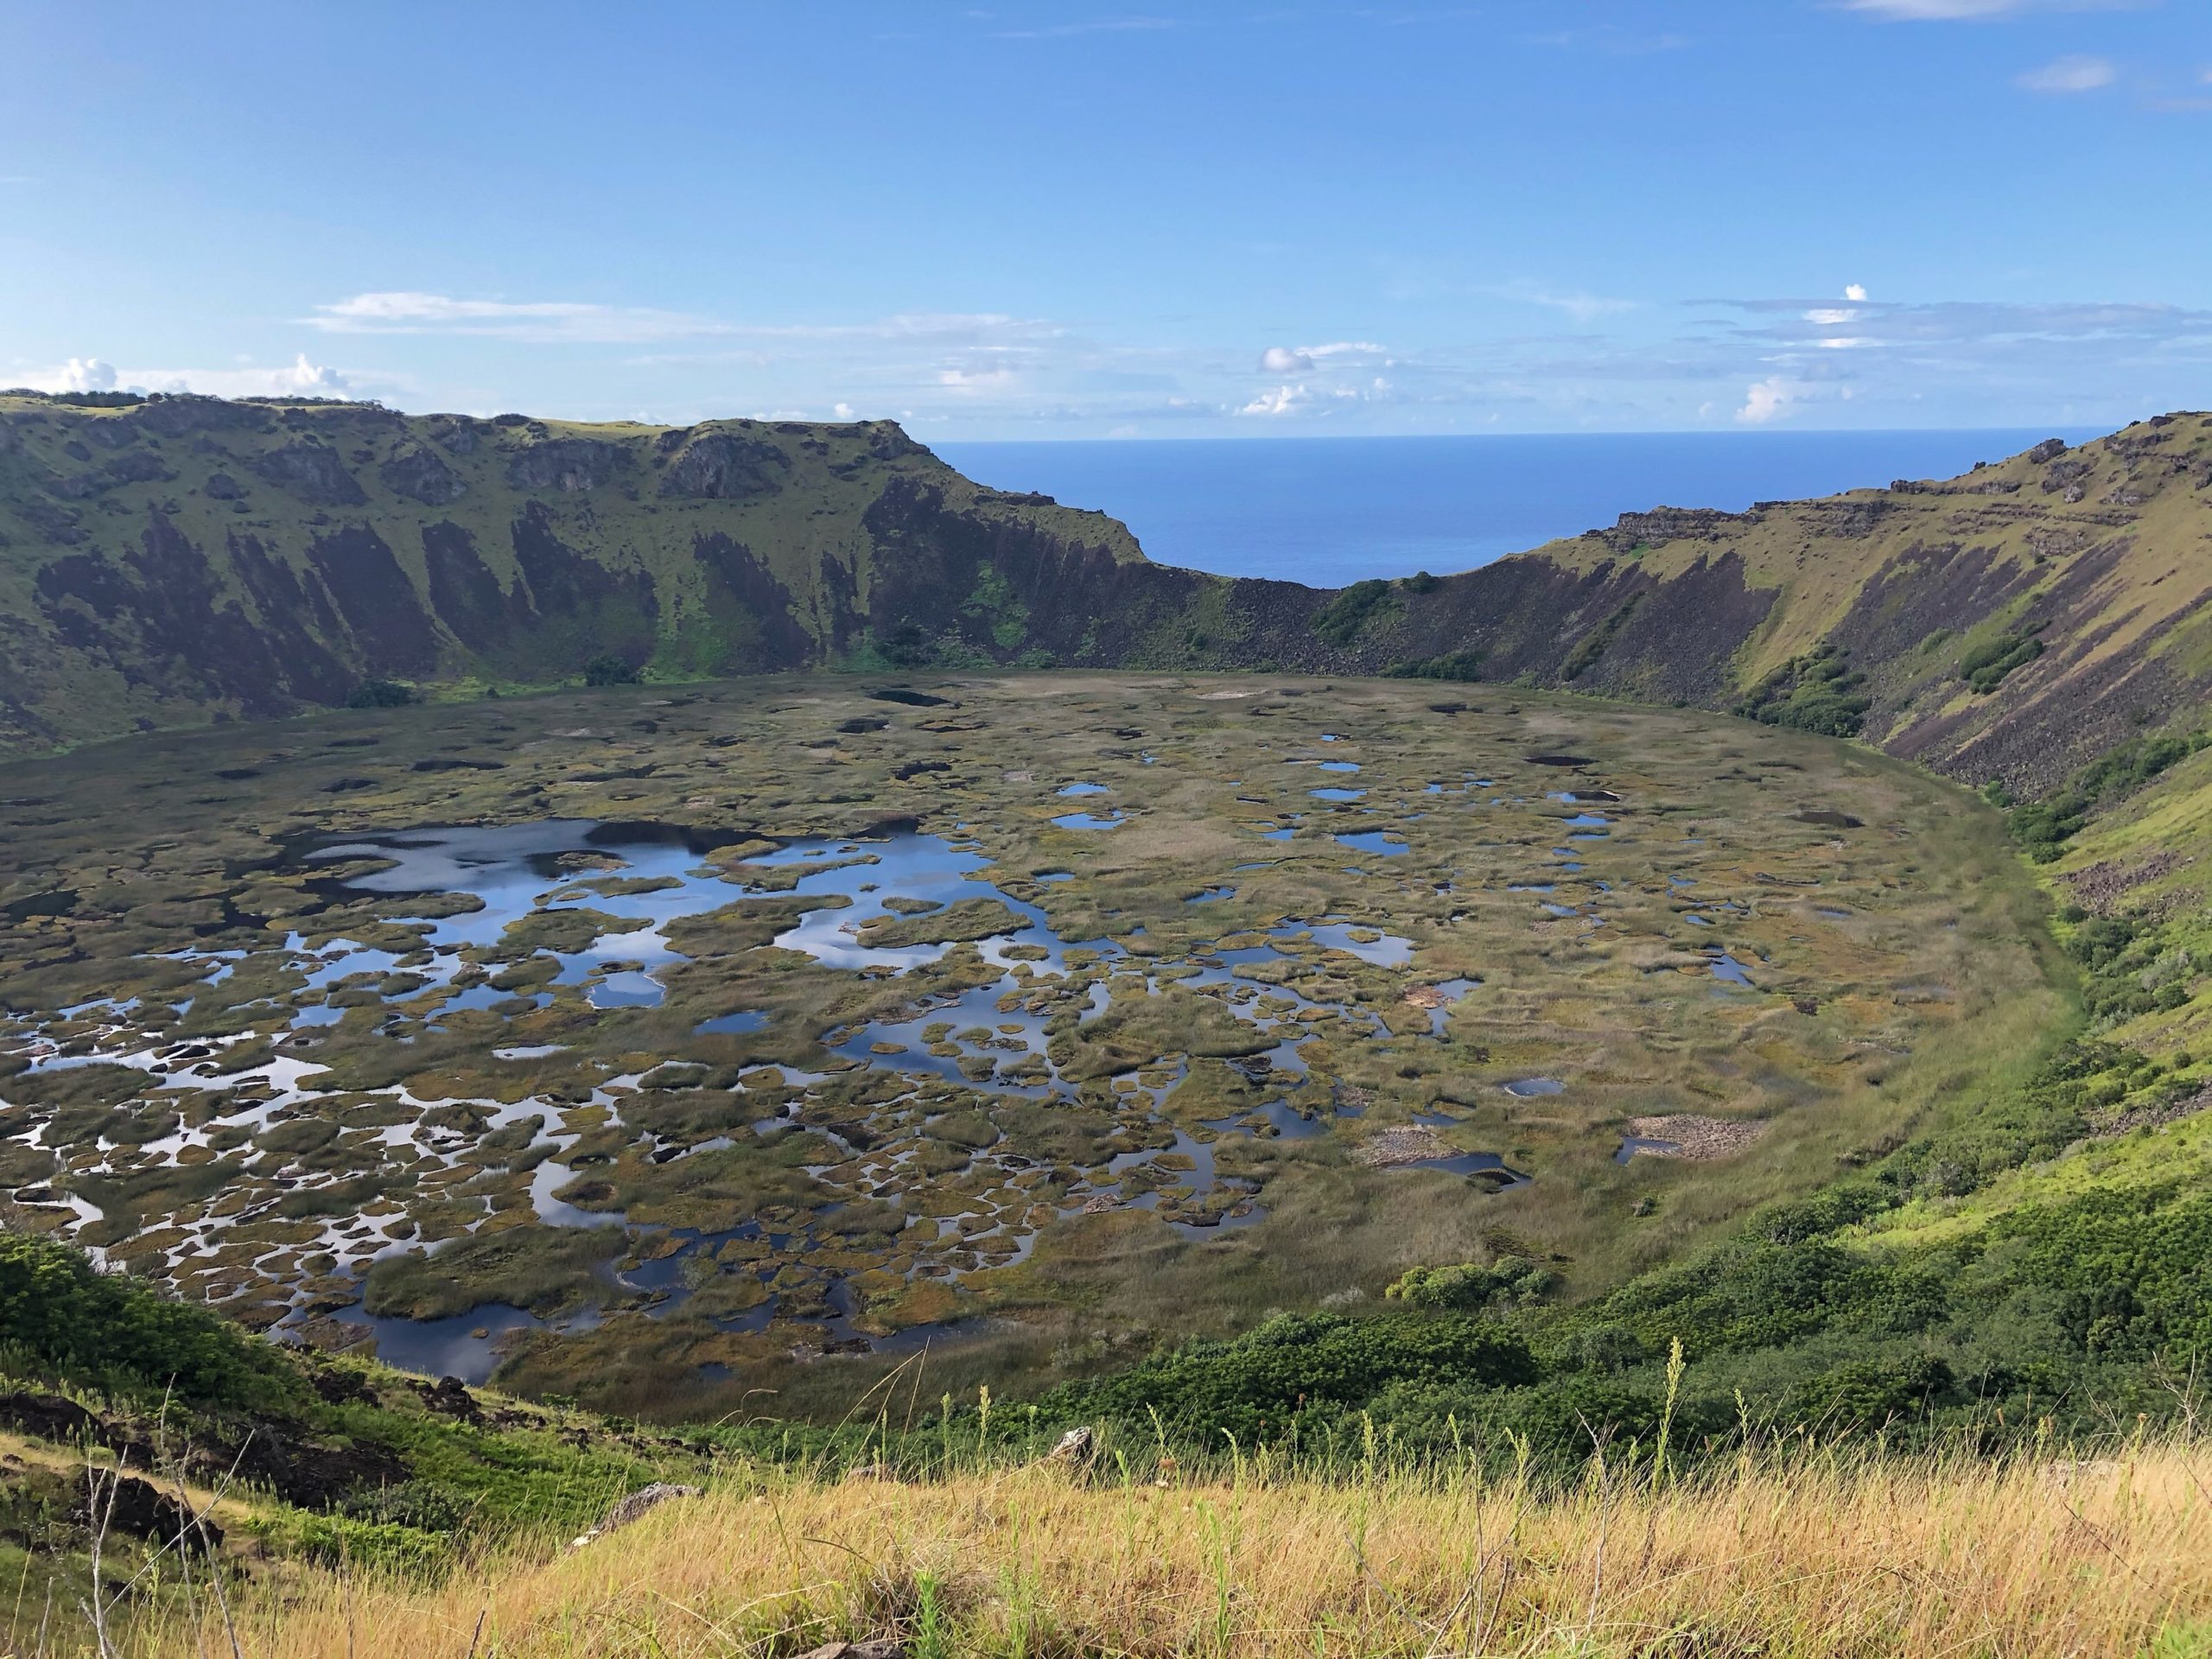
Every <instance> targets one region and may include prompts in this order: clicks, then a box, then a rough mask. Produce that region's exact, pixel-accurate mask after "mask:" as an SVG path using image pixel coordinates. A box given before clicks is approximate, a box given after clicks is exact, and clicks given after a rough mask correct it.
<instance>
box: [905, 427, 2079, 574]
mask: <svg viewBox="0 0 2212 1659" xmlns="http://www.w3.org/2000/svg"><path fill="white" fill-rule="evenodd" d="M2094 435H2095V434H2094V433H2092V432H2085V431H2074V430H2069V429H2064V428H2057V429H2051V428H2044V427H2037V428H2034V429H2023V430H2018V431H2012V430H2003V431H1948V432H1722V433H1653V434H1642V433H1639V434H1608V435H1581V434H1577V435H1566V436H1543V437H1521V436H1511V437H1505V436H1500V437H1421V438H1237V439H1190V440H1174V439H1166V440H1124V441H1098V442H1050V443H943V444H938V445H935V446H933V447H934V448H936V449H937V451H938V454H941V455H943V456H944V459H945V460H946V461H950V463H951V464H952V465H953V466H955V467H958V468H959V469H960V470H961V471H962V472H963V473H965V474H968V475H969V477H970V478H973V479H976V480H979V481H980V482H982V483H985V484H989V485H992V486H995V487H997V488H1000V489H1005V490H1037V491H1041V492H1043V493H1045V494H1046V495H1050V496H1053V497H1055V498H1057V499H1059V500H1060V501H1062V502H1065V504H1066V505H1070V506H1076V507H1097V508H1102V509H1103V510H1104V511H1105V512H1110V513H1112V514H1113V515H1114V516H1115V517H1116V518H1119V519H1121V520H1122V522H1123V523H1125V524H1128V526H1129V528H1130V529H1131V530H1132V531H1135V533H1136V537H1137V539H1138V541H1139V542H1140V543H1142V544H1143V547H1144V550H1145V551H1146V553H1147V554H1148V555H1150V556H1151V557H1153V558H1154V559H1155V560H1157V561H1159V562H1160V563H1163V564H1178V565H1185V566H1189V567H1191V568H1192V569H1199V570H1211V571H1214V572H1217V573H1218V574H1220V575H1236V576H1275V577H1281V578H1284V579H1286V580H1289V581H1294V582H1308V583H1311V584H1313V585H1315V586H1318V587H1341V586H1343V585H1344V584H1345V583H1347V582H1357V581H1358V580H1360V579H1361V578H1363V577H1366V576H1405V575H1412V574H1413V573H1414V572H1415V571H1417V570H1427V571H1431V572H1433V573H1434V574H1436V575H1445V574H1446V573H1448V572H1451V571H1454V570H1465V569H1472V568H1473V567H1474V566H1476V565H1478V564H1487V563H1489V562H1490V561H1491V560H1492V559H1496V558H1499V557H1502V556H1504V555H1505V554H1508V553H1517V552H1520V551H1522V550H1523V549H1526V548H1531V547H1535V546H1537V545H1539V544H1540V543H1544V542H1548V541H1551V540H1553V539H1554V538H1555V537H1561V536H1574V535H1579V534H1580V533H1581V532H1582V531H1586V530H1591V529H1594V528H1597V527H1599V526H1600V525H1605V524H1611V523H1612V522H1613V520H1614V519H1615V518H1618V517H1619V516H1620V515H1621V514H1622V513H1624V512H1641V511H1643V509H1645V508H1648V507H1654V506H1662V505H1664V506H1672V507H1720V508H1725V509H1726V510H1728V511H1730V512H1741V511H1742V510H1743V509H1744V508H1745V507H1748V506H1750V505H1751V504H1752V503H1753V502H1754V501H1779V500H1789V499H1795V498H1797V497H1800V496H1810V495H1832V494H1834V493H1836V492H1838V491H1840V490H1850V489H1859V488H1864V487H1867V486H1879V485H1884V484H1887V483H1888V482H1890V480H1892V479H1897V478H1914V479H1925V478H1948V477H1950V476H1952V475H1954V474H1958V473H1963V472H1965V471H1967V469H1968V468H1970V467H1972V466H1973V465H1974V462H1975V461H1996V460H2000V459H2002V458H2003V457H2005V456H2006V455H2010V454H2017V453H2018V451H2020V450H2022V449H2025V448H2029V447H2030V446H2031V445H2032V444H2035V443H2037V442H2040V441H2041V440H2043V439H2044V438H2048V437H2053V436H2056V437H2063V438H2065V439H2066V440H2067V441H2068V442H2075V441H2076V440H2077V439H2082V438H2087V437H2091V436H2094Z"/></svg>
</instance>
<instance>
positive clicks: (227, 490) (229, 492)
mask: <svg viewBox="0 0 2212 1659" xmlns="http://www.w3.org/2000/svg"><path fill="white" fill-rule="evenodd" d="M244 497H245V485H243V484H241V483H239V482H238V480H236V479H235V478H232V476H231V475H230V474H228V473H210V474H207V499H209V500H210V501H237V500H239V499H243V498H244Z"/></svg>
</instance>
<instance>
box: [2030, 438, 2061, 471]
mask: <svg viewBox="0 0 2212 1659" xmlns="http://www.w3.org/2000/svg"><path fill="white" fill-rule="evenodd" d="M2066 449H2067V443H2066V440H2065V439H2063V438H2045V439H2044V441H2043V442H2041V443H2039V444H2037V445H2036V447H2035V448H2032V449H2031V450H2029V451H2028V459H2029V460H2030V461H2032V462H2033V463H2034V464H2035V465H2037V466H2038V467H2040V466H2042V465H2043V464H2044V462H2046V461H2056V460H2057V459H2058V458H2059V457H2060V456H2061V455H2063V454H2065V453H2066Z"/></svg>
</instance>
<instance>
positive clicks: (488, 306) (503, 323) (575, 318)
mask: <svg viewBox="0 0 2212 1659" xmlns="http://www.w3.org/2000/svg"><path fill="white" fill-rule="evenodd" d="M301 321H303V322H305V323H306V324H308V327H315V328H320V329H321V330H323V331H324V332H325V333H327V334H478V335H487V336H493V337H496V338H501V339H507V340H528V341H531V342H535V343H538V344H575V345H605V344H627V345H636V344H639V343H642V342H645V341H650V340H686V339H693V338H696V337H698V336H701V335H705V334H728V333H730V332H731V330H730V327H729V326H728V324H727V323H722V322H717V321H715V320H714V319H713V318H711V317H695V316H688V315H684V314H683V313H682V312H680V311H659V310H655V309H652V308H650V307H645V306H628V305H590V304H585V303H582V302H575V301H569V300H537V301H530V302H510V301H506V300H458V299H454V297H452V296H450V295H446V294H423V293H417V292H415V291H413V290H410V289H391V290H385V291H379V292H376V293H369V294H356V295H354V296H353V297H352V298H350V299H344V300H339V301H337V302H334V303H333V304H329V305H318V306H317V307H315V315H313V316H310V317H305V318H302V319H301Z"/></svg>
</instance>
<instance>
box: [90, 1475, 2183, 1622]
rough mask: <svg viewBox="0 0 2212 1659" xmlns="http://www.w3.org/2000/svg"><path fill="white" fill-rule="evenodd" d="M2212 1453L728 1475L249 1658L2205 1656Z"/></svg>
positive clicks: (342, 1590) (347, 1596)
mask: <svg viewBox="0 0 2212 1659" xmlns="http://www.w3.org/2000/svg"><path fill="white" fill-rule="evenodd" d="M2208 1478H2212V1452H2208V1450H2207V1449H2206V1448H2205V1447H2204V1446H2202V1445H2199V1444H2189V1443H2172V1442H2169V1443H2161V1444H2145V1445H2142V1446H2137V1447H2135V1448H2133V1449H2132V1450H2129V1451H2127V1452H2124V1453H2122V1454H2120V1455H2118V1456H2115V1457H2113V1458H2109V1459H2096V1460H2091V1461H2076V1460H2069V1459H2057V1458H2055V1457H2044V1458H2040V1459H2037V1458H2021V1459H2012V1460H1992V1459H1979V1458H1974V1457H1972V1456H1968V1455H1965V1454H1958V1455H1942V1456H1934V1457H1922V1458H1914V1459H1899V1458H1895V1457H1890V1458H1884V1457H1882V1456H1879V1455H1877V1454H1874V1453H1872V1452H1849V1451H1841V1450H1820V1449H1815V1448H1811V1447H1808V1446H1800V1447H1799V1448H1798V1449H1796V1450H1795V1451H1788V1452H1763V1453H1759V1454H1756V1455H1753V1456H1749V1457H1746V1458H1745V1459H1743V1460H1741V1461H1739V1462H1738V1463H1737V1464H1736V1465H1732V1466H1731V1467H1726V1468H1722V1469H1718V1470H1709V1471H1706V1472H1704V1473H1701V1474H1700V1475H1698V1476H1696V1477H1694V1478H1682V1479H1681V1480H1679V1481H1670V1480H1669V1479H1667V1478H1665V1476H1664V1474H1663V1471H1655V1466H1654V1464H1653V1462H1652V1461H1651V1460H1650V1459H1648V1458H1647V1459H1644V1460H1643V1461H1642V1462H1641V1463H1640V1464H1636V1465H1626V1464H1624V1463H1622V1462H1620V1461H1618V1460H1616V1461H1615V1462H1613V1463H1612V1464H1611V1465H1610V1466H1609V1465H1605V1463H1603V1462H1602V1461H1601V1462H1596V1463H1593V1464H1592V1466H1591V1468H1590V1470H1589V1471H1587V1473H1586V1476H1585V1477H1584V1478H1582V1479H1581V1480H1580V1481H1579V1482H1575V1483H1572V1484H1568V1485H1567V1486H1566V1487H1564V1488H1554V1489H1549V1490H1547V1489H1544V1488H1542V1487H1540V1486H1539V1485H1538V1484H1536V1483H1535V1482H1534V1481H1533V1480H1531V1479H1530V1478H1527V1477H1525V1476H1522V1477H1508V1478H1504V1479H1503V1480H1484V1479H1483V1478H1480V1477H1478V1476H1477V1475H1476V1474H1475V1473H1473V1472H1472V1471H1471V1467H1470V1468H1467V1469H1452V1468H1450V1467H1441V1468H1440V1467H1435V1466H1431V1467H1429V1468H1427V1469H1425V1470H1413V1471H1406V1472H1402V1473H1386V1472H1382V1471H1376V1472H1374V1473H1371V1474H1370V1476H1369V1477H1368V1478H1348V1479H1344V1480H1339V1481H1335V1482H1331V1483H1327V1484H1320V1483H1316V1482H1314V1481H1312V1480H1310V1479H1306V1478H1287V1479H1284V1478H1275V1477H1274V1475H1273V1474H1272V1472H1271V1471H1269V1470H1268V1468H1267V1467H1266V1465H1265V1463H1264V1460H1261V1461H1257V1462H1255V1461H1251V1460H1241V1459H1240V1460H1239V1462H1238V1463H1237V1464H1236V1465H1228V1466H1225V1467H1224V1469H1223V1470H1222V1471H1220V1473H1219V1475H1218V1477H1217V1478H1206V1479H1204V1480H1190V1481H1187V1482H1181V1481H1179V1479H1178V1477H1177V1475H1176V1473H1175V1472H1174V1471H1173V1470H1172V1469H1171V1470H1170V1471H1169V1472H1168V1473H1167V1475H1166V1478H1165V1481H1164V1482H1163V1483H1160V1484H1154V1483H1150V1482H1145V1481H1139V1480H1134V1479H1129V1478H1125V1476H1123V1475H1122V1473H1120V1472H1118V1471H1113V1470H1108V1471H1103V1472H1101V1473H1099V1474H1096V1475H1094V1477H1093V1478H1090V1480H1087V1481H1085V1480H1077V1479H1071V1478H1069V1477H1068V1476H1067V1475H1065V1474H1064V1473H1061V1472H1058V1471H1053V1470H1051V1469H1049V1468H1039V1467H1030V1468H1026V1469H1018V1470H1013V1471H1001V1472H997V1473H991V1472H984V1471H978V1472H969V1473H963V1474H959V1475H956V1476H952V1477H950V1478H946V1479H944V1480H942V1481H935V1482H929V1483H925V1484H894V1483H892V1482H889V1481H884V1480H874V1479H865V1478H849V1479H846V1480H843V1481H842V1482H837V1483H834V1484H833V1483H828V1482H823V1481H819V1480H814V1479H810V1478H804V1477H800V1476H794V1475H766V1474H760V1473H758V1472H753V1473H748V1474H746V1475H743V1476H733V1477H731V1478H728V1479H726V1480H724V1481H721V1482H720V1483H718V1484H716V1485H715V1486H714V1487H713V1488H711V1489H710V1490H709V1492H708V1493H707V1495H706V1496H704V1497H699V1498H696V1499H689V1500H683V1501H679V1502H675V1503H668V1504H664V1506H662V1507H661V1508H660V1509H658V1510H656V1511H654V1512H652V1514H650V1515H649V1516H646V1517H645V1519H644V1520H643V1521H641V1522H638V1523H636V1524H635V1525H634V1526H632V1527H631V1528H629V1529H626V1530H623V1531H621V1532H620V1533H618V1534H615V1535H610V1536H608V1537H606V1538H602V1539H601V1540H599V1541H595V1542H594V1543H592V1544H590V1545H588V1546H587V1547H584V1548H569V1547H568V1545H567V1544H566V1542H565V1541H554V1540H547V1539H540V1540H537V1541H521V1542H517V1543H514V1544H512V1545H509V1546H507V1547H505V1548H503V1549H501V1550H499V1551H498V1552H495V1553H493V1554H487V1555H485V1556H481V1557H479V1558H477V1559H474V1560H471V1561H470V1562H468V1563H467V1565H466V1566H465V1567H461V1569H459V1570H457V1571H455V1572H454V1573H452V1574H451V1575H450V1576H449V1577H447V1578H445V1579H444V1580H442V1581H441V1582H439V1583H436V1584H422V1583H419V1582H417V1583H410V1582H409V1581H408V1580H405V1579H404V1578H400V1577H379V1576H377V1575H375V1574H371V1573H363V1572H361V1571H359V1570H358V1569H356V1570H355V1571H353V1572H352V1573H342V1574H341V1573H335V1572H317V1573H309V1574H307V1575H306V1576H299V1575H285V1576H275V1577H271V1578H269V1579H267V1580H264V1581H263V1584H262V1587H261V1588H260V1589H258V1590H257V1591H256V1592H253V1595H252V1597H251V1599H249V1600H248V1602H247V1603H246V1604H245V1605H234V1607H233V1612H234V1615H235V1627H234V1629H232V1628H226V1625H225V1621H224V1620H223V1619H222V1618H220V1617H219V1615H217V1614H215V1613H214V1611H213V1610H212V1609H211V1610H210V1617H209V1618H208V1619H207V1621H205V1622H204V1623H201V1624H193V1623H191V1622H188V1621H178V1620H171V1621H170V1622H168V1623H164V1624H159V1625H149V1626H143V1627H141V1628H140V1629H139V1630H137V1631H136V1632H135V1633H134V1635H133V1636H132V1637H131V1638H130V1641H129V1643H127V1645H126V1647H125V1649H124V1651H125V1652H127V1653H129V1654H130V1655H132V1656H134V1659H140V1656H143V1659H168V1656H187V1655H192V1656H197V1655H199V1654H202V1653H230V1652H232V1650H233V1649H232V1637H233V1636H234V1635H235V1637H236V1640H237V1648H236V1651H237V1652H238V1653H239V1654H240V1655H243V1656H246V1659H311V1656H312V1659H323V1656H339V1655H356V1654H359V1655H370V1654H386V1655H410V1656H411V1655H423V1656H429V1655H445V1654H452V1655H455V1656H459V1655H462V1654H472V1655H477V1656H494V1655H496V1656H502V1659H522V1656H540V1655H543V1656H563V1659H569V1656H609V1659H612V1656H618V1655H620V1656H630V1655H639V1656H643V1655H653V1656H664V1659H704V1656H709V1655H715V1656H722V1655H740V1654H746V1655H757V1656H761V1659H770V1656H782V1655H788V1654H792V1653H797V1652H799V1651H803V1650H804V1649H808V1648H810V1647H812V1646H814V1645H816V1644H817V1643H823V1642H827V1641H830V1640H833V1639H837V1638H860V1637H894V1638H897V1639H899V1641H901V1642H902V1643H904V1644H905V1645H906V1649H908V1650H909V1651H910V1652H912V1653H913V1654H915V1655H917V1656H941V1655H952V1654H993V1655H1007V1656H1015V1655H1061V1654H1068V1655H1073V1654H1098V1655H1124V1654H1127V1655H1160V1656H1169V1655H1173V1656H1204V1659H1229V1656H1243V1655H1261V1654H1268V1655H1276V1654H1292V1653H1306V1654H1314V1655H1324V1654H1340V1655H1409V1656H1410V1655H1436V1654H1446V1653H1451V1654H1481V1655H1500V1656H1504V1655H1513V1656H1522V1655H1526V1656H1536V1655H1561V1656H1564V1655H1582V1656H1612V1655H1621V1656H1628V1655H1636V1656H1658V1655H1665V1656H1670V1659H1673V1656H1681V1659H1689V1656H1713V1659H1719V1656H1751V1655H1758V1656H1760V1659H1787V1656H1797V1655H1805V1656H1811V1655H1869V1656H1872V1655H1884V1656H1889V1655H1898V1654H1910V1655H1923V1656H1936V1655H1968V1654H1973V1655H2004V1656H2007V1659H2035V1656H2045V1655H2048V1656H2053V1659H2056V1656H2068V1659H2089V1656H2101V1655H2111V1656H2140V1655H2157V1656H2159V1659H2166V1656H2174V1659H2180V1656H2184V1655H2190V1654H2196V1653H2202V1652H2207V1651H2212V1645H2208V1643H2207V1633H2208V1632H2212V1625H2206V1624H2200V1623H2198V1622H2197V1621H2201V1620H2203V1619H2205V1618H2208V1616H2212V1486H2208V1484H2207V1482H2208Z"/></svg>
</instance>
